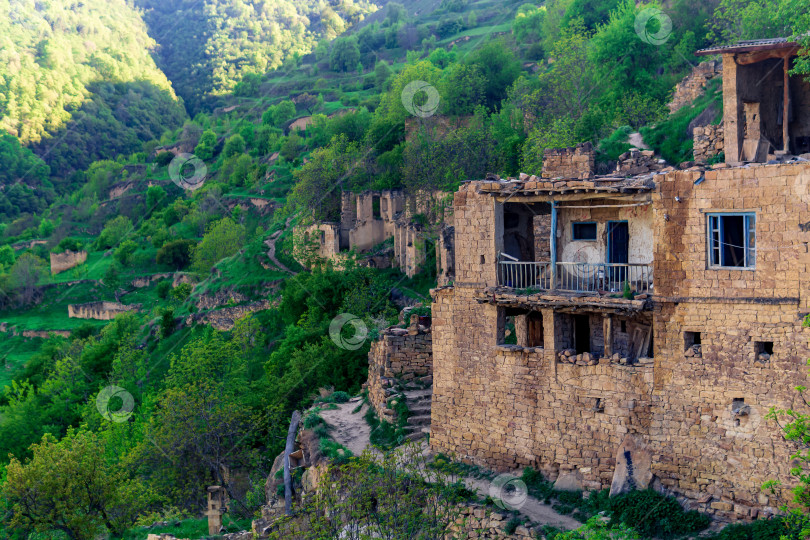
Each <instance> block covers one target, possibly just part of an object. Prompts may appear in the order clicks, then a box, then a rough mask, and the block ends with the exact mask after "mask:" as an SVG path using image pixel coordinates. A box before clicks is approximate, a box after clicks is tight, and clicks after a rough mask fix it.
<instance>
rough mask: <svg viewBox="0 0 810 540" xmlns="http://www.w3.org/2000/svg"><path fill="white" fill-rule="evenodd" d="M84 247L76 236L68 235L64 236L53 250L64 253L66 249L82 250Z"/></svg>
mask: <svg viewBox="0 0 810 540" xmlns="http://www.w3.org/2000/svg"><path fill="white" fill-rule="evenodd" d="M82 247H83V245H82V243H81V241H79V240H77V239H75V238H71V237H70V236H67V237H65V238H62V240H61V241H60V242H59V245H58V246H56V247H55V248H54V249H53V252H54V253H62V252H64V251H81V250H82Z"/></svg>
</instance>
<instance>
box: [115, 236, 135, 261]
mask: <svg viewBox="0 0 810 540" xmlns="http://www.w3.org/2000/svg"><path fill="white" fill-rule="evenodd" d="M137 249H138V244H137V243H135V242H134V241H133V240H124V241H123V242H121V244H120V245H119V246H118V247H117V248H116V249H115V252H114V253H113V256H114V257H115V260H116V261H118V262H119V263H120V264H121V266H129V265H130V264H132V260H133V256H134V255H135V251H137Z"/></svg>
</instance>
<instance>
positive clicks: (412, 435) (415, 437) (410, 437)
mask: <svg viewBox="0 0 810 540" xmlns="http://www.w3.org/2000/svg"><path fill="white" fill-rule="evenodd" d="M424 438H425V434H424V433H420V432H418V431H414V432H413V433H408V434H407V435H405V439H407V440H408V441H411V442H414V441H419V440H421V439H424Z"/></svg>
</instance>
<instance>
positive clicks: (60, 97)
mask: <svg viewBox="0 0 810 540" xmlns="http://www.w3.org/2000/svg"><path fill="white" fill-rule="evenodd" d="M154 45H155V43H154V41H153V40H152V39H151V38H150V37H149V36H148V34H147V32H146V27H145V25H144V23H143V21H142V20H141V17H140V15H139V14H138V13H137V12H136V11H135V10H134V9H132V7H131V6H128V5H127V4H126V3H125V2H124V1H123V0H83V1H81V2H74V1H71V0H53V1H49V2H36V1H34V0H13V1H9V0H3V1H0V129H2V130H5V131H7V132H9V133H10V134H12V135H15V136H17V137H19V139H20V140H21V141H22V142H23V143H25V144H29V143H30V144H33V145H34V147H35V148H36V151H37V153H38V154H39V155H40V156H42V157H43V158H44V159H45V160H46V161H47V162H48V163H49V164H50V165H51V167H52V169H53V170H52V172H53V173H55V174H65V173H68V172H69V171H71V170H75V169H78V168H84V167H86V166H87V165H89V164H90V163H91V162H92V161H94V160H96V159H101V158H103V157H110V156H112V155H114V154H115V153H118V152H125V153H129V152H132V151H134V150H136V149H139V146H140V143H141V142H142V141H146V140H149V139H152V138H155V137H156V136H160V134H161V133H162V132H163V130H165V129H166V128H170V127H173V126H176V125H177V124H178V123H179V122H181V121H182V118H183V115H184V111H183V108H182V104H181V102H180V101H179V100H178V99H177V97H176V96H175V94H174V92H173V91H172V88H171V85H170V83H169V81H168V80H167V79H166V77H165V75H163V73H162V72H161V71H160V70H159V69H158V68H157V67H156V65H155V62H154V60H153V59H152V56H151V50H152V48H153V47H154Z"/></svg>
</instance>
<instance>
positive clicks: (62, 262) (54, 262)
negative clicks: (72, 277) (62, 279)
mask: <svg viewBox="0 0 810 540" xmlns="http://www.w3.org/2000/svg"><path fill="white" fill-rule="evenodd" d="M86 260H87V252H86V251H85V250H81V251H65V252H63V253H51V274H52V275H56V274H58V273H59V272H64V271H65V270H70V269H71V268H73V267H74V266H79V265H80V264H83V263H84V262H85V261H86Z"/></svg>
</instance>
